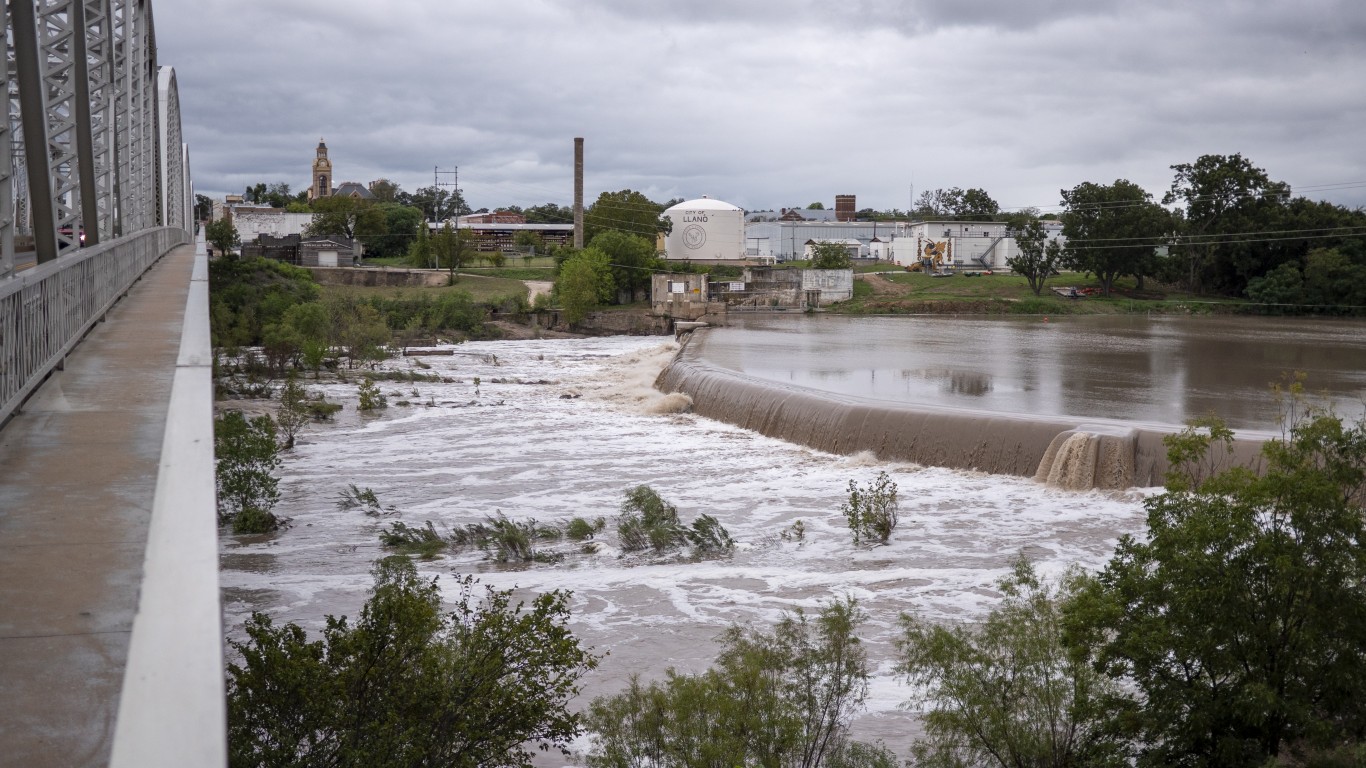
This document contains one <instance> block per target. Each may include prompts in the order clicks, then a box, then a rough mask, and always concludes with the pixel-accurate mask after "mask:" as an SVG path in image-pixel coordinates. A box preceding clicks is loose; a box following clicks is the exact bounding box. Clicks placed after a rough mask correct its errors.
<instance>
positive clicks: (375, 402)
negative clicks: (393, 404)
mask: <svg viewBox="0 0 1366 768" xmlns="http://www.w3.org/2000/svg"><path fill="white" fill-rule="evenodd" d="M356 394H357V395H359V397H360V404H359V405H358V406H357V408H359V409H360V410H362V411H378V410H383V409H385V408H388V407H389V398H387V397H385V396H384V393H383V392H381V391H380V390H379V385H378V384H376V383H375V381H374V379H366V380H364V381H362V382H361V383H360V384H359V385H358V388H357V393H356Z"/></svg>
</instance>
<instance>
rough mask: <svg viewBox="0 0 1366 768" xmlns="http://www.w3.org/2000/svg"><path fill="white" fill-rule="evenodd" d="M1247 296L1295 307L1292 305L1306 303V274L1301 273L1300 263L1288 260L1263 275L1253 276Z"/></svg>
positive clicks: (1287, 307) (1262, 301)
mask: <svg viewBox="0 0 1366 768" xmlns="http://www.w3.org/2000/svg"><path fill="white" fill-rule="evenodd" d="M1247 297H1248V298H1249V299H1252V300H1253V301H1255V302H1257V303H1258V304H1274V305H1284V306H1282V307H1281V308H1282V309H1287V310H1291V309H1295V308H1296V307H1294V306H1291V305H1301V304H1303V303H1304V276H1303V275H1302V274H1300V267H1299V265H1298V264H1296V263H1294V262H1291V261H1287V262H1285V263H1283V264H1281V265H1280V266H1279V267H1276V268H1275V269H1273V270H1271V271H1270V272H1268V273H1266V274H1265V275H1262V276H1261V277H1254V278H1252V279H1251V280H1249V281H1248V283H1247Z"/></svg>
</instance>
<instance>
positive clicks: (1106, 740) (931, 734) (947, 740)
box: [897, 557, 1127, 768]
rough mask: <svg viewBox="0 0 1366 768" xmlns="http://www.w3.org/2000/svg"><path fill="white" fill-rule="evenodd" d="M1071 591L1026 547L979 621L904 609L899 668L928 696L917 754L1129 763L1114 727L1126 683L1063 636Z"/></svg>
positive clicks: (1059, 766)
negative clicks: (1111, 708)
mask: <svg viewBox="0 0 1366 768" xmlns="http://www.w3.org/2000/svg"><path fill="white" fill-rule="evenodd" d="M1076 579H1077V575H1076V574H1073V575H1072V576H1071V577H1069V578H1068V579H1066V580H1064V582H1063V585H1062V588H1063V589H1062V591H1063V594H1059V593H1058V590H1057V589H1056V588H1055V587H1053V586H1051V585H1049V584H1046V583H1045V582H1043V581H1042V580H1040V579H1039V577H1038V575H1037V574H1036V573H1035V572H1034V568H1033V566H1031V565H1030V564H1029V562H1028V561H1027V560H1025V559H1024V558H1023V557H1021V558H1019V559H1018V560H1016V561H1015V563H1014V564H1013V567H1012V571H1011V573H1010V575H1009V576H1006V577H1005V578H1003V579H1001V581H1000V582H998V586H999V588H1000V590H1001V592H1002V593H1003V598H1002V601H1001V604H1000V606H999V607H997V608H996V609H994V610H993V611H992V612H991V613H990V615H988V616H987V619H986V621H984V622H982V623H981V624H979V625H977V626H971V625H959V626H940V625H936V624H933V623H930V622H928V621H926V620H925V619H923V618H920V617H917V616H912V615H906V614H903V615H902V617H901V631H902V634H901V637H900V638H899V639H898V641H897V647H898V650H899V652H900V656H901V661H900V663H899V664H898V667H897V669H898V671H899V672H901V673H902V674H904V675H905V676H906V679H907V681H908V682H909V683H910V684H911V685H913V686H915V687H916V688H917V689H918V690H920V691H921V694H920V695H919V697H918V698H919V700H920V701H921V702H922V703H923V704H925V705H926V706H927V709H926V711H925V713H924V715H923V718H922V720H923V722H924V725H925V734H926V737H925V738H924V739H921V740H919V741H918V742H917V743H916V745H915V747H914V750H915V757H916V760H915V764H916V765H917V766H924V767H925V768H956V767H957V766H999V768H1013V767H1014V766H1037V767H1038V768H1073V767H1075V768H1090V767H1091V766H1097V767H1099V766H1107V765H1111V766H1116V768H1118V766H1124V765H1127V762H1125V760H1124V758H1125V756H1126V755H1125V754H1124V752H1123V749H1122V745H1120V744H1117V743H1116V742H1115V741H1114V740H1113V739H1111V738H1110V737H1109V736H1108V734H1107V732H1106V729H1105V720H1104V714H1105V709H1104V702H1105V701H1106V700H1107V699H1108V697H1109V696H1111V695H1113V693H1114V691H1115V690H1116V686H1115V685H1114V684H1113V683H1111V681H1110V680H1109V679H1108V678H1106V677H1105V676H1103V675H1101V674H1100V673H1098V672H1096V671H1095V670H1093V669H1091V667H1090V666H1089V665H1088V664H1087V663H1086V661H1085V660H1083V659H1079V658H1074V657H1072V656H1071V655H1069V653H1068V651H1067V649H1066V647H1065V646H1064V645H1063V642H1062V640H1063V631H1062V616H1063V604H1064V601H1065V599H1066V594H1067V592H1068V590H1069V589H1072V588H1074V587H1075V584H1076Z"/></svg>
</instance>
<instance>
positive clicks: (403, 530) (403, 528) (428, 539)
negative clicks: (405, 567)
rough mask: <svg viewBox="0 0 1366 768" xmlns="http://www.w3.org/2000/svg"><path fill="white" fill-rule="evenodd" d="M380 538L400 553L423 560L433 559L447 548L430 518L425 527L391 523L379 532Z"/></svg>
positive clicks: (387, 545)
mask: <svg viewBox="0 0 1366 768" xmlns="http://www.w3.org/2000/svg"><path fill="white" fill-rule="evenodd" d="M379 540H380V542H381V543H382V544H384V546H386V547H391V548H393V549H395V550H398V552H399V553H400V554H404V555H417V556H419V557H421V558H422V559H423V560H431V559H432V558H434V557H436V556H437V555H438V554H440V552H441V550H443V549H445V548H446V542H445V541H444V540H442V538H441V534H439V533H437V532H436V529H435V528H433V527H432V521H430V520H428V521H427V525H426V527H424V528H414V527H411V526H408V525H405V524H403V523H401V522H393V523H390V524H389V528H388V529H387V530H382V531H380V532H379Z"/></svg>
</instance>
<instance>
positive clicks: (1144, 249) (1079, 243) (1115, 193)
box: [1062, 179, 1171, 296]
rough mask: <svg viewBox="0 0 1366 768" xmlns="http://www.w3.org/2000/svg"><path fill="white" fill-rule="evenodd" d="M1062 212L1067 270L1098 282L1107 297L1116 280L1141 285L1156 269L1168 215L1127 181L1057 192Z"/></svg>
mask: <svg viewBox="0 0 1366 768" xmlns="http://www.w3.org/2000/svg"><path fill="white" fill-rule="evenodd" d="M1062 202H1063V205H1064V206H1066V207H1067V210H1066V212H1065V213H1063V215H1062V222H1063V224H1062V233H1063V236H1065V237H1066V238H1067V247H1066V249H1065V250H1064V258H1065V260H1066V262H1067V263H1066V266H1068V267H1070V268H1072V269H1075V270H1077V271H1079V272H1088V273H1090V274H1093V275H1095V276H1096V278H1097V279H1099V280H1100V287H1101V294H1102V295H1104V296H1109V295H1110V292H1111V291H1112V290H1113V289H1114V285H1115V278H1117V277H1119V276H1121V275H1132V276H1134V277H1136V278H1138V280H1139V282H1140V284H1141V283H1142V280H1143V278H1144V277H1145V276H1146V275H1149V274H1151V273H1152V271H1153V270H1154V269H1155V267H1156V261H1155V260H1156V250H1157V247H1158V246H1159V245H1162V244H1164V243H1166V242H1167V240H1168V236H1169V233H1170V229H1171V215H1170V214H1168V213H1167V210H1166V209H1165V208H1163V207H1162V206H1160V205H1158V204H1157V203H1154V202H1152V195H1150V194H1148V193H1147V192H1144V191H1143V188H1142V187H1140V186H1138V185H1137V184H1134V183H1133V182H1131V181H1126V180H1124V179H1118V180H1116V181H1115V183H1114V184H1110V185H1102V184H1094V183H1092V182H1089V181H1088V182H1085V183H1083V184H1079V185H1077V186H1076V187H1073V188H1072V189H1070V190H1063V191H1062Z"/></svg>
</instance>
